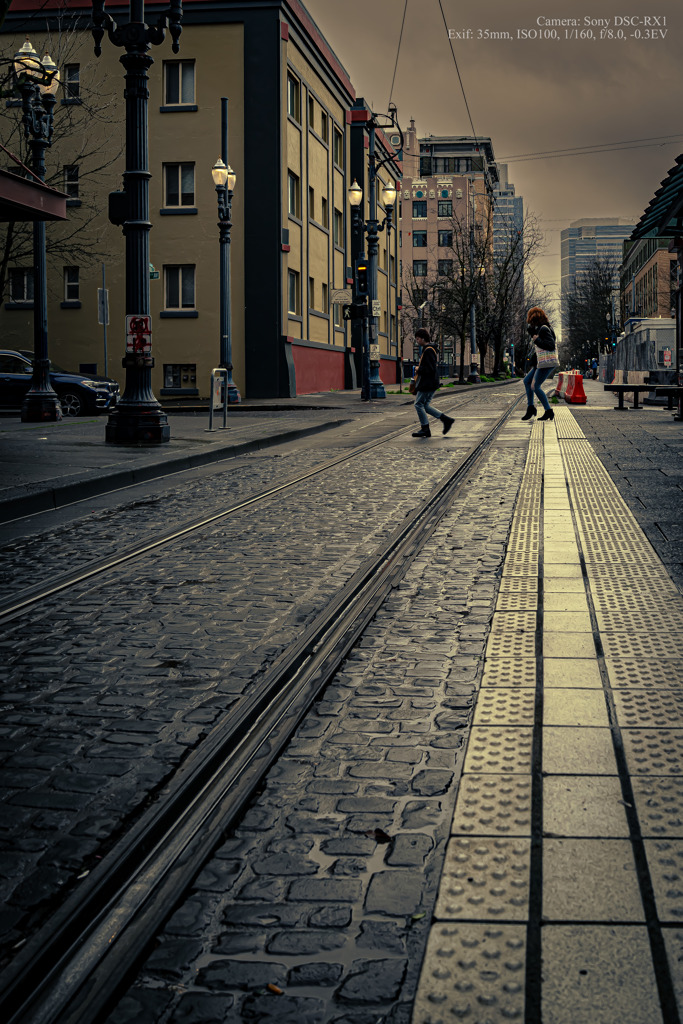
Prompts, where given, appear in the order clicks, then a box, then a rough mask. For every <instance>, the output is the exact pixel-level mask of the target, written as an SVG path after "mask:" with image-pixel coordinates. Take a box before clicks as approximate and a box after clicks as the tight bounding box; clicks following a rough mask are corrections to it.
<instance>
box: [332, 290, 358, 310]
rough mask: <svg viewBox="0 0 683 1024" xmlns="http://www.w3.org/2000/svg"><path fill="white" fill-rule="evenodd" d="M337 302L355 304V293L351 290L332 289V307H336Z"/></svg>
mask: <svg viewBox="0 0 683 1024" xmlns="http://www.w3.org/2000/svg"><path fill="white" fill-rule="evenodd" d="M335 302H342V303H350V302H353V292H352V291H351V289H350V288H332V290H331V291H330V305H331V306H332V305H334V303H335Z"/></svg>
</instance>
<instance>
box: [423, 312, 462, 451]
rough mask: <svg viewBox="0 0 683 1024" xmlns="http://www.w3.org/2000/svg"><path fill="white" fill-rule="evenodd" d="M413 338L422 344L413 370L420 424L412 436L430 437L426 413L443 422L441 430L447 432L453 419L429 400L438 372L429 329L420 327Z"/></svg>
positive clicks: (435, 385) (436, 386) (434, 388)
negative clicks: (418, 359)
mask: <svg viewBox="0 0 683 1024" xmlns="http://www.w3.org/2000/svg"><path fill="white" fill-rule="evenodd" d="M415 340H416V341H417V342H419V343H420V345H421V346H422V356H421V357H420V362H419V363H418V366H417V369H416V371H415V412H416V413H417V418H418V419H419V421H420V423H421V426H420V429H419V430H418V431H417V432H416V433H414V434H413V437H431V436H432V432H431V430H430V429H429V417H428V416H427V413H429V414H430V415H431V416H434V417H435V418H436V419H438V420H441V422H442V423H443V432H444V434H447V433H448V431H449V430H450V429H451V427H452V426H453V424H454V423H455V420H453V419H451V417H450V416H447V415H446V413H445V412H439V410H438V409H435V408H434V406H433V405H431V404H430V403H431V400H432V398H433V397H434V392H435V391H436V389H437V388H438V386H439V372H438V365H437V358H436V349H435V348H434V346H433V345H432V339H431V337H430V335H429V331H428V330H426V329H425V328H424V327H420V329H419V330H418V331H415Z"/></svg>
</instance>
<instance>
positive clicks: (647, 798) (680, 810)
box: [631, 776, 683, 839]
mask: <svg viewBox="0 0 683 1024" xmlns="http://www.w3.org/2000/svg"><path fill="white" fill-rule="evenodd" d="M631 784H632V786H633V797H634V800H635V808H636V811H637V814H638V820H639V822H640V832H641V835H643V836H646V837H653V838H657V839H664V838H666V839H683V778H669V777H656V776H655V777H654V778H647V777H643V778H637V777H636V778H633V779H632V780H631Z"/></svg>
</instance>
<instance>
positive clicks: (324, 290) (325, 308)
mask: <svg viewBox="0 0 683 1024" xmlns="http://www.w3.org/2000/svg"><path fill="white" fill-rule="evenodd" d="M327 289H328V286H327V285H326V284H325V282H324V281H323V284H322V311H323V313H329V308H328V307H329V299H328V294H329V293H328V290H327Z"/></svg>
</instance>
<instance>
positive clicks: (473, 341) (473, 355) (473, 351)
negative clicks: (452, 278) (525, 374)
mask: <svg viewBox="0 0 683 1024" xmlns="http://www.w3.org/2000/svg"><path fill="white" fill-rule="evenodd" d="M469 182H470V189H471V196H472V207H471V210H470V289H471V291H470V372H469V374H468V377H467V383H468V384H479V383H481V377H480V376H479V355H478V352H477V323H476V315H477V305H476V298H477V296H476V291H475V284H474V281H475V277H474V218H475V216H476V195H475V190H474V178H470V179H469ZM476 281H477V288H478V287H479V277H477V278H476Z"/></svg>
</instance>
